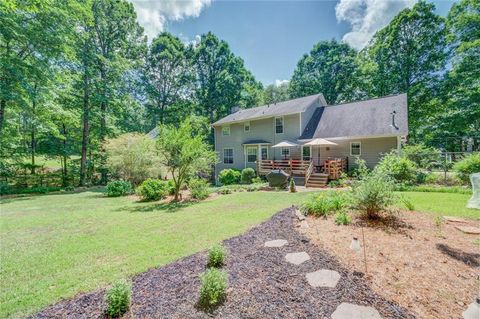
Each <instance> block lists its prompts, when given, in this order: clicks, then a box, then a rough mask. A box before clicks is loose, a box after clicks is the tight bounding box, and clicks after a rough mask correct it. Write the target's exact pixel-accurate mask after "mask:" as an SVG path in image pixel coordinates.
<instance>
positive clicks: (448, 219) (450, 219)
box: [443, 216, 467, 223]
mask: <svg viewBox="0 0 480 319" xmlns="http://www.w3.org/2000/svg"><path fill="white" fill-rule="evenodd" d="M443 219H445V221H446V222H450V223H466V222H467V221H466V220H465V219H463V218H458V217H452V216H443Z"/></svg>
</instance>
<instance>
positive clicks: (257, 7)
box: [131, 0, 452, 85]
mask: <svg viewBox="0 0 480 319" xmlns="http://www.w3.org/2000/svg"><path fill="white" fill-rule="evenodd" d="M131 1H132V2H133V4H134V7H135V10H136V12H137V16H138V20H139V23H140V24H141V25H142V26H143V27H144V28H145V33H146V34H147V35H148V37H149V39H151V38H152V37H154V36H155V35H157V34H158V33H159V32H161V31H168V32H171V33H172V34H174V35H176V36H178V37H179V38H180V39H181V40H182V41H184V42H191V41H195V39H197V38H198V36H199V35H200V34H203V33H206V32H208V31H211V32H213V33H214V34H215V35H216V36H218V37H219V38H220V39H222V40H225V41H227V42H228V44H229V46H230V49H231V50H232V51H233V52H234V54H235V55H237V56H240V57H241V58H242V59H243V60H244V62H245V66H246V68H247V69H249V70H250V71H251V72H252V73H253V74H254V76H255V77H256V79H257V80H260V81H261V82H262V83H263V84H264V85H268V84H277V85H278V84H279V83H282V82H283V81H285V80H288V79H290V77H291V76H292V74H293V71H294V69H295V66H296V64H297V62H298V61H299V60H300V58H301V57H302V56H303V55H304V54H306V53H308V52H309V51H310V50H311V49H312V48H313V46H314V44H316V43H317V42H319V41H321V40H330V39H337V40H339V41H345V42H347V43H348V44H350V45H351V46H352V47H354V48H356V49H361V48H363V47H364V46H365V45H366V44H367V43H368V41H369V40H370V38H371V37H372V35H373V34H374V33H375V31H377V30H378V29H381V28H382V27H384V26H385V25H387V24H388V23H389V22H390V21H391V20H392V18H393V17H394V16H395V15H396V14H397V13H398V12H400V11H401V10H402V9H404V8H406V7H412V6H413V5H414V3H415V0H337V1H335V0H331V1H322V0H310V1H294V0H291V1H285V0H284V1H267V0H263V1H252V0H244V1H227V0H131ZM433 2H434V3H435V5H436V7H437V13H438V14H440V15H443V16H446V15H447V13H448V10H449V9H450V7H451V5H452V1H450V0H440V1H437V0H435V1H433Z"/></svg>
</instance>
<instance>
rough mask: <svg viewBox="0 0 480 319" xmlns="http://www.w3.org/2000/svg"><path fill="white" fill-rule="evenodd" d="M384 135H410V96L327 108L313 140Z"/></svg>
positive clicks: (400, 95) (388, 97) (394, 96)
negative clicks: (408, 103) (408, 105)
mask: <svg viewBox="0 0 480 319" xmlns="http://www.w3.org/2000/svg"><path fill="white" fill-rule="evenodd" d="M393 112H395V123H393ZM309 124H310V123H309ZM393 124H395V125H393ZM307 127H308V125H307ZM303 135H307V134H305V132H304V134H302V137H303ZM382 135H408V110H407V94H399V95H392V96H387V97H382V98H377V99H372V100H366V101H360V102H353V103H345V104H339V105H332V106H327V107H325V108H324V111H323V112H322V114H321V117H320V118H319V121H318V124H317V127H316V130H315V133H314V134H313V136H312V137H311V138H317V137H321V138H328V137H361V136H382ZM307 139H308V137H307Z"/></svg>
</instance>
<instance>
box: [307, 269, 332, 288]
mask: <svg viewBox="0 0 480 319" xmlns="http://www.w3.org/2000/svg"><path fill="white" fill-rule="evenodd" d="M305 276H306V277H307V281H308V283H309V284H310V286H312V287H329V288H334V287H335V286H336V285H337V283H338V281H339V280H340V274H339V273H338V272H336V271H334V270H328V269H320V270H318V271H315V272H310V273H308V274H306V275H305Z"/></svg>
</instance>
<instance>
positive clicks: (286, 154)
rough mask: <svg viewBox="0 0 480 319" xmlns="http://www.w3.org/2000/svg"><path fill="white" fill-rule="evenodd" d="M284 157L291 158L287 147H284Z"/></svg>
mask: <svg viewBox="0 0 480 319" xmlns="http://www.w3.org/2000/svg"><path fill="white" fill-rule="evenodd" d="M282 157H283V158H284V159H286V158H288V157H290V149H289V148H287V147H282Z"/></svg>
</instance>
